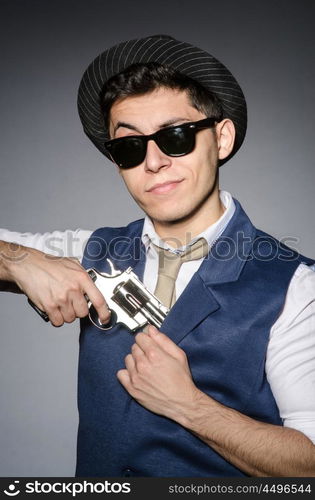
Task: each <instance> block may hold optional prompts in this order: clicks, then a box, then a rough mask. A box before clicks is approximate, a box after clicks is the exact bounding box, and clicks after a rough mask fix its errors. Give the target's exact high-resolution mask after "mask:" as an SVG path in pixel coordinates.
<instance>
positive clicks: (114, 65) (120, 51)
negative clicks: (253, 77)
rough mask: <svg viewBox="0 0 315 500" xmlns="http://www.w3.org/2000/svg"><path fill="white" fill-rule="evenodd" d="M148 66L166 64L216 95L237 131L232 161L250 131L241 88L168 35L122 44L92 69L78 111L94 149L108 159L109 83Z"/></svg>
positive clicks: (213, 60) (207, 58)
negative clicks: (105, 102)
mask: <svg viewBox="0 0 315 500" xmlns="http://www.w3.org/2000/svg"><path fill="white" fill-rule="evenodd" d="M147 62H159V63H161V64H166V65H168V66H170V67H172V68H173V69H175V70H177V71H180V72H181V73H183V74H185V75H187V76H189V77H190V78H193V79H194V80H197V81H198V82H199V83H200V84H202V85H203V86H204V87H206V88H207V89H208V90H210V91H211V92H212V93H214V94H216V96H217V97H218V98H219V100H220V102H221V105H222V109H223V118H230V119H231V120H232V121H233V123H234V125H235V129H236V138H235V144H234V149H233V151H232V153H231V154H230V156H229V158H228V159H230V158H231V157H232V156H233V155H234V154H235V153H236V151H238V149H239V148H240V146H241V145H242V143H243V140H244V137H245V133H246V127H247V107H246V101H245V97H244V94H243V92H242V89H241V87H240V86H239V84H238V82H237V81H236V79H235V78H234V76H233V75H232V73H231V72H230V71H229V70H228V69H227V68H226V67H225V66H224V65H223V64H222V63H221V62H220V61H218V60H217V59H216V58H215V57H213V56H212V55H210V54H209V53H208V52H205V51H204V50H202V49H199V48H198V47H194V46H193V45H190V44H189V43H186V42H181V41H179V40H175V39H174V38H172V37H170V36H168V35H153V36H148V37H146V38H139V39H135V40H127V41H125V42H122V43H119V44H117V45H115V46H113V47H111V48H109V49H107V50H105V51H104V52H102V53H101V54H100V55H99V56H98V57H96V58H95V59H94V61H92V63H91V64H90V65H89V66H88V68H87V69H86V71H85V72H84V74H83V77H82V79H81V83H80V86H79V92H78V111H79V115H80V119H81V122H82V125H83V129H84V132H85V133H86V135H87V136H88V137H89V138H90V139H91V141H92V142H93V143H94V145H95V146H96V147H97V148H98V149H99V150H100V151H101V153H103V154H104V155H106V156H107V152H106V150H105V147H104V142H105V141H106V140H108V139H109V136H108V131H107V130H106V126H105V121H104V116H103V112H102V109H101V95H102V89H103V87H104V85H105V83H106V82H107V81H108V80H109V79H110V78H111V77H112V76H114V75H116V74H117V73H120V72H121V71H123V70H125V69H126V68H127V67H128V66H130V65H131V64H134V63H147ZM225 161H226V160H225ZM225 161H223V162H222V163H224V162H225Z"/></svg>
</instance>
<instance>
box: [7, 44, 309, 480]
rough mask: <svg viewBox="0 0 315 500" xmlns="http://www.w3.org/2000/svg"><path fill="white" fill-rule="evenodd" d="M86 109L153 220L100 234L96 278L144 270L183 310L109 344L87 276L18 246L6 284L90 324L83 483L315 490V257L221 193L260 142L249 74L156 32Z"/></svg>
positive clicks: (95, 137)
mask: <svg viewBox="0 0 315 500" xmlns="http://www.w3.org/2000/svg"><path fill="white" fill-rule="evenodd" d="M78 103H79V113H80V118H81V121H82V123H83V127H84V130H85V132H86V133H87V135H88V136H89V137H90V139H91V140H92V141H93V142H94V144H95V145H96V146H97V147H98V149H99V150H100V151H101V152H102V153H104V154H106V156H108V157H109V158H110V159H112V160H113V161H114V162H115V163H116V165H117V166H118V170H119V173H120V175H121V176H122V179H123V180H124V182H125V184H126V187H127V189H128V190H129V192H130V194H131V196H133V198H134V199H135V201H136V202H137V203H138V205H139V206H140V207H141V208H142V209H143V210H144V212H145V213H146V217H145V220H144V221H143V220H140V221H136V222H133V223H131V224H130V225H128V226H127V227H126V228H101V229H99V230H97V231H95V232H94V233H93V235H92V237H91V238H90V239H89V242H88V245H87V246H86V248H85V253H84V258H83V262H82V263H83V267H84V268H89V267H96V268H97V269H98V270H100V271H106V272H108V271H109V267H108V262H107V258H110V259H111V260H112V261H113V263H114V265H115V267H117V268H119V269H121V270H123V269H126V268H127V267H129V266H132V268H133V269H134V271H135V273H136V274H137V275H138V276H139V277H140V278H141V279H143V281H144V283H145V284H146V286H147V287H148V288H149V289H150V290H151V291H154V292H155V293H156V294H157V295H158V296H159V297H163V300H162V299H161V300H162V302H164V303H165V305H167V306H168V307H170V312H169V313H168V316H167V318H166V319H165V321H164V322H163V324H162V326H161V331H160V332H159V331H158V330H157V329H156V328H154V327H152V326H150V327H149V328H148V329H147V330H146V332H139V333H138V334H137V335H136V336H133V335H132V334H131V333H130V332H129V331H128V330H127V329H126V328H124V327H123V326H121V325H119V324H118V325H115V326H113V327H112V328H110V329H109V330H106V331H105V332H104V331H102V330H100V329H98V328H97V327H95V326H94V325H92V324H91V322H90V321H89V320H88V318H86V315H87V312H88V311H87V304H86V300H85V298H84V294H86V295H87V296H88V297H89V298H90V300H91V301H92V303H93V305H94V306H95V308H96V310H97V313H98V315H99V318H100V321H101V323H106V324H107V325H110V324H111V323H110V322H111V321H112V319H111V318H110V312H109V311H108V309H107V308H106V304H105V302H104V299H103V298H102V296H101V295H100V293H99V292H98V290H97V289H96V287H95V286H94V285H93V282H92V280H91V279H90V278H89V276H88V275H87V273H86V272H85V271H84V270H83V269H82V268H81V266H80V265H79V264H78V263H77V262H75V261H73V260H70V259H65V260H61V261H60V260H53V261H51V260H50V261H49V260H48V259H47V258H45V255H44V254H42V253H41V252H39V251H38V250H27V252H28V255H27V258H24V259H19V258H16V257H18V256H19V255H20V256H22V253H23V251H24V252H25V248H22V249H21V248H20V249H16V248H15V247H13V248H12V247H11V248H10V247H9V246H8V245H6V244H5V243H2V246H1V247H0V249H2V254H3V252H6V253H7V256H8V257H12V256H15V258H14V259H12V258H11V259H2V267H1V271H0V272H1V274H0V277H1V278H2V279H3V280H8V281H10V282H14V283H16V284H17V285H18V286H19V287H20V289H21V290H23V291H24V292H25V293H26V294H27V295H28V296H29V297H30V298H31V299H32V300H33V301H34V302H35V303H36V305H37V306H38V307H39V308H41V309H43V310H44V311H46V313H47V314H48V315H49V318H50V320H51V322H52V323H53V324H54V325H56V326H59V325H61V324H62V323H63V322H64V321H73V320H74V319H75V318H76V317H80V318H83V319H82V323H81V337H80V361H79V414H80V424H79V432H78V463H77V475H79V476H119V475H135V476H243V475H257V476H314V475H315V446H314V444H313V442H312V441H314V442H315V431H314V429H315V408H314V372H315V368H314V358H315V355H314V349H315V341H314V317H315V273H313V271H312V269H311V267H309V266H310V265H311V264H312V263H313V261H311V260H310V259H308V258H306V257H301V256H300V255H298V254H297V253H296V252H293V251H291V250H290V249H288V248H287V247H284V246H282V245H280V244H279V242H277V241H276V240H274V239H273V238H272V237H270V236H268V235H266V234H265V233H262V232H261V231H258V230H257V229H255V228H254V227H253V225H252V224H251V222H250V220H249V219H248V217H247V216H246V214H245V213H244V211H243V210H242V208H241V206H240V204H239V203H238V202H237V201H236V200H233V199H232V197H231V196H230V195H229V193H226V192H222V191H221V192H220V191H219V182H218V181H219V175H218V166H219V165H222V164H223V163H224V162H226V161H228V160H229V159H230V158H231V157H232V156H233V155H234V154H235V153H236V152H237V150H238V149H239V147H240V146H241V144H242V142H243V139H244V136H245V131H246V103H245V99H244V96H243V93H242V91H241V89H240V87H239V85H238V83H237V82H236V80H235V78H234V77H233V76H232V75H231V73H230V72H229V71H228V70H227V69H226V68H225V67H224V66H223V65H222V64H221V63H220V62H219V61H217V60H216V59H214V58H213V57H212V56H210V55H209V54H207V53H206V52H204V51H202V50H200V49H198V48H196V47H193V46H191V45H189V44H187V43H185V42H179V41H177V40H174V39H172V38H170V37H167V36H162V35H161V36H153V37H147V38H144V39H139V40H131V41H130V40H129V41H127V42H124V43H121V44H119V45H117V46H115V47H112V48H111V49H109V50H107V51H105V52H104V53H103V54H101V56H99V57H98V58H96V59H95V60H94V61H93V62H92V63H91V65H90V66H89V68H88V69H87V71H86V72H85V74H84V76H83V78H82V81H81V85H80V89H79V100H78ZM197 248H198V251H199V250H200V249H201V253H199V254H198V255H197V254H196V249H197ZM170 262H172V263H176V266H175V267H176V273H174V274H172V272H173V271H172V272H171V271H170V268H171V267H172V266H169V263H170ZM173 268H174V266H173ZM165 271H166V273H165ZM165 274H166V275H165ZM31 276H32V278H31ZM269 339H270V342H269ZM266 356H267V359H266Z"/></svg>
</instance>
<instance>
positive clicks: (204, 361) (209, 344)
mask: <svg viewBox="0 0 315 500" xmlns="http://www.w3.org/2000/svg"><path fill="white" fill-rule="evenodd" d="M235 204H236V211H235V214H234V216H233V218H232V219H231V221H230V223H229V224H228V226H227V228H226V230H225V231H224V233H223V234H222V236H221V237H220V238H219V239H218V240H217V242H216V243H215V244H214V246H213V248H212V250H211V252H210V253H209V255H208V257H207V258H205V260H204V261H203V263H202V265H201V266H200V268H199V269H198V271H197V272H196V273H195V274H194V275H193V277H192V279H191V281H190V282H189V284H188V286H187V287H186V288H185V290H184V291H183V293H182V295H181V296H180V297H179V299H178V300H177V302H176V303H175V305H174V306H173V308H172V309H171V311H170V312H169V314H168V316H167V318H166V319H165V321H164V323H163V325H162V326H161V331H162V332H164V333H166V334H167V335H168V336H169V337H170V338H171V339H172V340H173V341H174V342H175V343H176V344H178V345H179V346H180V347H181V348H182V349H183V350H184V351H185V352H186V354H187V357H188V359H189V364H190V368H191V372H192V376H193V379H194V382H195V384H196V385H197V387H198V388H199V389H201V390H202V391H204V392H205V393H207V394H209V396H211V397H212V398H214V399H216V400H217V401H219V402H220V403H222V404H223V405H226V406H229V407H231V408H234V409H235V410H237V411H239V412H241V413H243V414H245V415H248V416H249V417H251V418H254V419H256V420H260V421H262V422H268V423H271V424H275V425H281V423H282V422H281V419H280V416H279V411H278V407H277V405H276V402H275V400H274V397H273V395H272V392H271V389H270V386H269V383H268V381H267V379H266V374H265V356H266V348H267V343H268V339H269V332H270V329H271V327H272V325H273V323H275V321H276V319H277V318H278V316H279V314H280V312H281V308H282V306H283V303H284V300H285V296H286V292H287V288H288V285H289V283H290V280H291V278H292V275H293V274H294V272H295V270H296V268H297V266H298V265H299V264H300V263H301V261H304V262H305V263H307V264H310V263H311V261H310V259H307V258H302V257H301V256H300V255H298V254H297V253H295V252H294V251H292V250H291V249H289V248H288V247H285V246H283V245H281V244H280V243H279V242H278V241H277V240H275V239H274V238H272V237H271V236H269V235H267V234H265V233H263V232H261V231H258V230H257V229H255V228H254V226H253V225H252V223H251V222H250V220H249V219H248V217H247V216H246V214H245V213H244V211H243V210H242V208H241V206H240V204H239V203H238V202H237V201H236V200H235ZM142 227H143V220H139V221H136V222H133V223H131V224H130V225H128V226H127V227H123V228H101V229H98V230H97V231H96V232H95V233H93V235H92V237H91V238H90V240H89V242H88V245H87V247H86V251H85V256H84V260H83V265H84V267H85V268H89V267H95V268H96V269H98V270H99V271H103V272H110V269H109V266H108V264H107V262H106V258H107V257H110V258H111V260H112V261H113V262H114V265H115V267H116V268H118V269H121V270H124V269H126V268H127V267H129V266H132V267H133V269H134V271H135V273H136V274H137V275H138V276H139V278H140V279H142V277H143V271H144V264H145V252H144V249H143V246H142V244H141V231H142ZM81 326H82V328H81V336H80V358H79V392H78V407H79V417H80V422H79V430H78V449H77V472H76V474H77V476H79V477H96V476H101V477H110V476H111V477H113V476H114V477H118V476H163V477H166V476H168V477H170V476H173V477H180V476H186V477H197V476H200V477H219V476H229V477H232V476H245V474H244V473H243V472H242V471H240V470H239V469H238V468H236V467H234V466H233V465H232V464H230V463H229V462H227V461H226V460H225V459H224V458H223V457H221V456H220V455H219V454H217V453H216V452H215V451H214V450H213V449H212V448H210V447H209V446H207V445H206V444H205V443H203V442H202V441H201V440H199V439H198V438H197V437H195V436H194V435H192V434H191V433H190V432H189V431H187V430H186V429H184V428H183V427H181V426H180V425H178V424H177V423H175V422H173V421H172V420H169V419H168V418H165V417H162V416H159V415H156V414H154V413H152V412H150V411H148V410H147V409H145V408H143V407H142V406H141V405H140V404H138V403H137V402H136V401H135V400H134V399H133V398H132V397H131V396H129V394H128V393H127V392H126V391H125V389H124V388H123V387H122V386H121V384H120V383H119V381H118V380H117V377H116V373H117V371H118V370H119V369H121V368H125V366H124V358H125V356H126V355H127V354H129V353H130V348H131V346H132V344H133V343H134V334H132V333H130V332H129V331H128V330H127V329H125V328H123V327H122V326H121V325H117V326H116V327H114V328H113V329H112V330H110V333H104V332H102V331H101V330H99V329H98V328H96V327H94V326H93V325H92V324H91V322H90V321H89V319H88V318H85V319H84V320H82V325H81Z"/></svg>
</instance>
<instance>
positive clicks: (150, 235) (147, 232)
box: [141, 190, 235, 253]
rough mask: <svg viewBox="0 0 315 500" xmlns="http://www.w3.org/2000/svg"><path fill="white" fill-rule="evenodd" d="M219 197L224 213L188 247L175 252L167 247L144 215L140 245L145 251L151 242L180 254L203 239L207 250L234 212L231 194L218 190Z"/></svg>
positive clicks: (148, 218) (150, 221)
mask: <svg viewBox="0 0 315 500" xmlns="http://www.w3.org/2000/svg"><path fill="white" fill-rule="evenodd" d="M219 195H220V200H221V202H222V204H223V206H224V207H225V211H224V213H223V214H222V215H221V217H220V218H219V219H218V220H217V221H216V222H215V223H214V224H211V226H209V227H208V228H207V229H206V230H205V231H203V232H202V233H200V234H198V236H196V237H195V238H194V239H193V240H191V241H190V242H189V244H188V245H185V246H183V247H181V248H179V249H177V250H176V251H175V250H174V248H172V247H169V246H168V245H167V244H166V243H164V242H163V241H162V240H160V238H159V236H158V235H157V234H156V232H155V229H154V225H153V222H152V220H151V219H150V217H148V215H146V216H145V219H144V224H143V230H142V236H141V239H142V243H143V244H144V247H145V249H146V251H148V250H149V248H150V246H151V242H152V243H154V244H155V245H157V246H159V247H161V248H165V249H167V250H170V251H172V252H175V253H181V252H183V251H185V249H186V248H187V247H188V246H189V245H192V244H193V243H194V242H195V241H196V240H198V239H199V238H205V239H206V240H207V242H208V245H209V248H211V247H212V245H213V244H214V243H215V241H216V240H217V239H218V238H219V237H220V236H221V234H222V233H223V231H224V229H225V228H226V226H227V225H228V223H229V222H230V220H231V218H232V217H233V214H234V212H235V203H234V201H233V198H232V196H231V194H230V193H228V192H227V191H223V190H220V192H219Z"/></svg>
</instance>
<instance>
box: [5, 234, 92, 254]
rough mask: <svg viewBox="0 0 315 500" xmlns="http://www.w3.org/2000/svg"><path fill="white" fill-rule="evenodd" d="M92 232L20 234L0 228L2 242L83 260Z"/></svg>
mask: <svg viewBox="0 0 315 500" xmlns="http://www.w3.org/2000/svg"><path fill="white" fill-rule="evenodd" d="M91 234H92V231H87V230H84V229H76V230H75V231H71V230H70V229H67V230H66V231H53V232H47V233H19V232H15V231H9V230H8V229H2V228H0V240H2V241H6V242H10V243H17V244H18V245H23V246H25V247H31V248H35V249H36V250H40V251H41V252H45V253H48V254H50V255H54V256H56V257H75V258H77V259H78V260H80V262H81V260H82V257H83V253H84V248H85V245H86V243H87V240H88V239H89V237H90V236H91Z"/></svg>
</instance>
